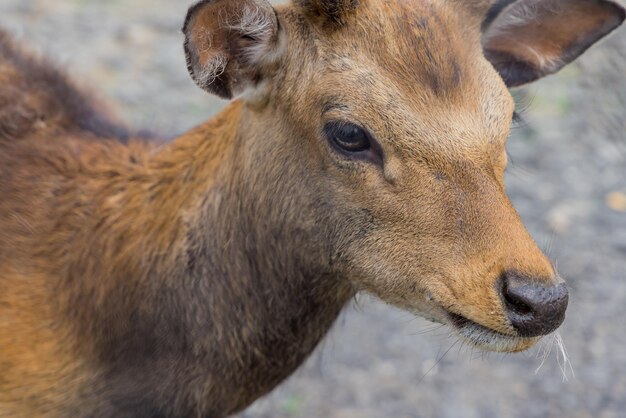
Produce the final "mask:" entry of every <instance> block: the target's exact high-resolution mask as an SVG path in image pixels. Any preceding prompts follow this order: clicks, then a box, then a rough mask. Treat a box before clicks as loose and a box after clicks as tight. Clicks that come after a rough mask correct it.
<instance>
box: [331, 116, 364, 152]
mask: <svg viewBox="0 0 626 418" xmlns="http://www.w3.org/2000/svg"><path fill="white" fill-rule="evenodd" d="M324 133H325V134H326V138H328V141H330V143H331V144H332V145H333V146H334V147H335V148H338V149H339V150H341V151H344V152H346V153H351V154H354V153H359V152H364V151H367V150H369V149H370V148H371V146H372V143H371V141H370V135H369V134H368V133H367V132H366V131H365V130H364V129H363V128H361V127H360V126H357V125H355V124H353V123H350V122H329V123H327V124H326V126H325V127H324Z"/></svg>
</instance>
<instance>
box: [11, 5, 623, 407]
mask: <svg viewBox="0 0 626 418" xmlns="http://www.w3.org/2000/svg"><path fill="white" fill-rule="evenodd" d="M189 4H190V1H187V0H132V1H129V0H107V1H102V0H1V1H0V25H1V26H2V27H4V28H8V29H9V30H10V31H11V32H12V33H13V34H15V35H16V36H17V37H19V38H21V39H23V40H24V41H26V42H27V43H28V44H30V45H32V46H34V47H35V48H36V49H37V50H39V51H40V52H42V53H44V54H45V55H47V56H49V57H52V58H53V59H54V60H55V61H56V62H58V63H60V64H61V65H63V66H65V67H66V68H67V69H68V70H69V71H70V73H71V74H72V75H74V76H75V78H77V79H78V80H80V81H81V82H83V84H85V85H87V86H90V87H92V88H93V89H95V90H98V91H100V92H101V93H102V95H103V96H104V97H105V98H108V99H109V100H110V101H112V102H113V103H114V105H115V106H117V109H118V111H119V112H118V113H119V115H120V116H121V117H122V118H125V119H126V120H127V121H128V122H130V123H131V124H133V125H135V126H137V127H147V128H149V129H152V130H157V131H161V132H163V133H165V134H169V135H175V134H177V133H182V132H183V131H185V130H186V129H188V128H191V127H192V126H193V125H194V124H197V123H199V122H201V121H203V120H205V119H207V118H208V117H210V116H211V115H213V114H215V113H216V112H218V111H219V109H220V108H221V107H222V106H223V105H224V102H222V101H218V100H216V99H214V98H212V97H210V96H209V95H207V94H205V93H204V92H202V91H201V90H200V89H198V88H196V87H195V85H194V84H193V83H192V81H191V80H190V78H189V76H188V75H187V71H186V67H185V60H184V56H183V52H182V35H181V34H180V27H181V25H182V21H183V19H184V16H185V13H186V9H187V7H188V6H189ZM516 95H517V96H518V97H519V98H520V103H522V105H520V106H521V107H522V108H524V109H525V110H524V111H523V117H524V119H525V123H524V124H523V125H522V126H520V127H518V128H516V129H515V131H514V133H513V135H512V137H511V139H510V140H509V143H508V150H509V154H510V158H511V165H510V167H509V169H508V178H507V187H508V191H509V193H510V195H511V197H512V200H513V202H514V204H515V205H516V207H517V209H518V210H519V212H520V214H521V216H522V218H524V220H525V222H526V224H527V226H528V228H529V229H530V231H531V233H532V234H533V236H534V237H535V239H536V240H537V241H538V242H539V244H540V245H541V246H542V247H543V248H544V249H545V250H546V251H547V252H548V253H549V255H550V256H551V257H552V258H553V259H554V260H555V261H556V263H557V266H558V269H559V271H560V273H561V275H562V276H563V277H564V278H566V280H567V282H568V285H569V287H570V308H569V310H568V316H567V319H566V322H565V324H564V326H563V327H562V328H561V335H562V338H563V342H564V344H565V348H566V349H567V352H568V354H569V363H570V364H571V366H570V364H568V363H567V362H565V360H564V358H563V355H562V353H561V352H560V350H559V349H558V345H557V344H556V343H555V340H554V339H553V338H549V337H548V338H546V339H545V340H546V341H544V343H543V344H542V345H541V346H540V347H538V348H535V349H533V350H532V351H530V352H527V353H522V354H516V355H495V354H482V353H479V352H476V351H473V350H471V349H469V348H467V347H466V346H461V345H460V344H457V343H456V339H454V338H450V337H449V335H448V331H447V330H446V329H445V328H439V327H437V326H434V325H432V324H430V323H428V322H425V321H423V320H421V319H417V318H414V317H412V316H411V315H409V314H407V313H404V312H401V311H398V310H396V309H394V308H391V307H389V306H385V305H383V304H382V303H381V302H378V301H376V300H373V299H372V298H369V297H368V296H366V295H361V296H360V297H359V298H358V300H357V302H355V303H353V304H352V305H351V306H349V307H347V309H346V310H345V312H344V314H343V315H342V316H341V318H340V320H339V321H338V322H337V324H336V326H335V327H334V329H333V330H332V332H331V333H330V335H328V337H327V338H326V339H325V341H324V342H323V343H322V344H321V346H320V347H319V348H318V349H317V350H316V352H315V353H314V355H313V356H312V357H311V358H310V359H309V361H308V362H307V363H306V364H305V365H304V366H303V367H302V368H301V369H300V370H299V371H298V372H297V373H296V374H295V375H293V376H292V377H291V378H290V379H289V380H288V381H286V382H285V383H284V384H283V385H282V386H281V387H280V388H279V389H278V390H276V391H275V392H273V393H272V394H271V395H270V396H269V397H267V398H264V399H261V400H259V401H258V402H257V403H256V404H254V405H253V406H252V407H251V408H250V409H249V410H248V411H246V412H244V413H243V414H242V415H241V417H242V418H261V417H263V418H265V417H267V418H270V417H271V418H282V417H285V418H287V417H311V418H322V417H333V418H356V417H359V418H374V417H376V418H383V417H384V418H392V417H393V418H403V417H481V418H490V417H494V418H495V417H498V418H500V417H591V416H593V417H596V418H599V417H606V418H608V417H626V325H625V323H626V27H623V28H622V29H621V30H618V31H617V32H616V33H614V34H613V35H612V36H611V37H610V38H609V39H607V40H605V41H604V42H602V43H601V44H600V45H597V46H595V47H593V48H592V49H591V50H590V51H588V52H587V53H586V54H585V55H584V57H583V58H582V59H580V60H579V61H577V62H576V63H575V64H573V65H571V66H569V67H568V68H566V69H565V70H563V71H562V72H560V73H559V74H558V75H555V76H551V77H548V78H547V79H545V80H542V81H540V82H538V83H535V84H533V85H532V86H531V87H528V88H524V89H522V90H518V91H517V93H516ZM559 354H560V355H559ZM544 357H545V360H543V359H544ZM542 363H543V365H542V367H541V368H539V366H540V365H541V364H542ZM537 369H539V370H537Z"/></svg>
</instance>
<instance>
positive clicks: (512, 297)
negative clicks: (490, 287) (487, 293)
mask: <svg viewBox="0 0 626 418" xmlns="http://www.w3.org/2000/svg"><path fill="white" fill-rule="evenodd" d="M503 282H504V284H503V286H502V287H503V289H502V297H503V298H504V303H505V305H506V308H507V309H508V310H509V311H513V312H515V313H517V314H518V315H530V314H532V312H533V307H532V304H531V302H530V301H529V300H528V299H527V298H526V297H524V295H523V294H520V293H519V292H515V291H509V285H508V283H507V281H506V280H504V281H503Z"/></svg>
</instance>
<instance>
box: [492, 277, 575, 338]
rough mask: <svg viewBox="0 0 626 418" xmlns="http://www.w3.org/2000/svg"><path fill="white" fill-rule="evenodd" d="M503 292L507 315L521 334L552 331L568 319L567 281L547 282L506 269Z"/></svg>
mask: <svg viewBox="0 0 626 418" xmlns="http://www.w3.org/2000/svg"><path fill="white" fill-rule="evenodd" d="M501 292H502V299H503V300H504V306H505V309H506V313H507V316H508V319H509V321H511V324H512V325H513V327H514V328H515V330H516V331H517V333H518V334H519V335H520V336H522V337H538V336H541V335H546V334H549V333H551V332H552V331H554V330H555V329H557V328H558V327H559V325H561V323H562V322H563V319H565V310H566V309H567V302H568V299H569V296H568V293H567V288H566V287H565V283H556V284H553V285H546V284H542V283H538V282H537V281H536V280H533V279H532V278H530V277H524V276H523V275H520V274H518V273H507V274H505V275H504V277H503V284H502V288H501Z"/></svg>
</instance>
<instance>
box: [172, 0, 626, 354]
mask: <svg viewBox="0 0 626 418" xmlns="http://www.w3.org/2000/svg"><path fill="white" fill-rule="evenodd" d="M492 6H493V4H492V2H491V1H487V0H412V1H408V0H387V1H380V0H296V1H295V2H294V4H291V5H287V6H282V7H278V8H276V9H274V8H273V7H272V6H271V5H270V4H269V3H268V1H266V0H208V1H202V2H200V3H198V4H196V5H195V6H193V7H192V8H191V9H190V11H189V14H188V17H187V20H186V23H185V27H184V33H185V36H186V43H185V49H186V53H187V58H188V67H189V71H190V73H191V76H192V78H193V79H194V80H195V82H196V83H197V84H198V85H199V86H200V87H202V88H203V89H205V90H207V91H209V92H211V93H214V94H217V95H219V96H221V97H226V98H232V97H239V98H240V100H241V102H242V106H243V110H242V115H241V118H240V120H239V121H238V128H237V135H236V138H237V139H236V140H235V144H234V152H233V155H234V156H235V158H234V161H235V162H234V163H233V170H236V176H235V177H237V178H239V179H240V181H241V182H242V183H244V185H243V186H241V189H242V190H243V192H241V194H240V196H245V197H242V199H244V198H245V199H247V200H246V203H245V204H246V205H248V206H249V208H250V210H251V211H254V213H255V216H257V218H256V219H257V222H256V223H257V224H258V225H257V226H256V228H257V229H258V231H257V232H256V233H257V235H263V236H265V237H266V240H265V241H264V242H265V244H266V245H268V246H271V247H272V248H273V249H274V250H275V252H276V253H277V254H278V253H280V254H281V255H280V256H281V257H285V258H289V259H291V260H299V263H300V264H301V265H307V266H316V268H318V269H319V271H323V272H324V274H325V277H332V278H333V280H337V281H348V282H350V283H352V284H353V285H354V286H355V287H356V288H358V289H363V290H366V291H368V292H371V293H372V294H374V295H377V296H378V297H380V298H381V299H382V300H384V301H386V302H388V303H391V304H393V305H396V306H398V307H401V308H404V309H407V310H409V311H412V312H414V313H416V314H417V315H421V316H424V317H427V318H429V319H432V320H435V321H439V322H442V323H447V324H449V325H450V326H452V327H453V328H454V329H456V330H457V331H458V332H459V334H460V335H461V336H462V337H463V338H465V339H467V340H468V341H470V342H471V343H473V344H475V345H477V346H479V347H481V348H484V349H489V350H499V351H517V350H523V349H526V348H528V347H530V346H532V345H533V344H534V342H535V341H536V340H537V339H538V338H539V337H541V336H542V335H545V334H547V333H550V332H552V331H554V330H555V329H556V328H557V327H558V326H559V325H560V324H561V323H562V321H563V319H564V315H565V310H566V307H567V302H568V294H567V290H566V287H565V285H564V283H563V281H562V280H561V278H560V277H559V275H558V274H557V272H556V271H555V268H554V267H553V265H552V263H551V262H550V261H549V260H548V259H547V258H546V256H545V255H544V254H543V253H542V251H541V250H540V249H539V248H538V247H537V245H536V244H535V242H534V241H533V239H532V238H531V237H530V235H529V234H528V232H527V231H526V229H525V227H524V225H523V224H522V221H521V220H520V217H519V216H518V214H517V213H516V211H515V210H514V208H513V207H512V205H511V203H510V201H509V199H508V198H507V195H506V194H505V190H504V170H505V167H506V165H507V156H506V152H505V143H506V140H507V137H508V136H509V129H510V125H511V119H512V115H513V112H514V103H513V100H512V98H511V95H510V93H509V90H508V88H510V87H514V86H518V85H521V84H524V83H527V82H530V81H533V80H535V79H538V78H540V77H543V76H545V75H548V74H551V73H553V72H555V71H557V70H559V69H560V68H561V67H563V66H564V65H566V64H568V63H569V62H571V61H572V60H574V59H575V58H576V57H577V56H578V55H580V54H581V53H582V52H583V51H584V50H585V49H587V48H588V47H589V46H591V45H592V44H593V43H595V42H596V41H598V40H599V39H601V38H602V37H603V36H605V35H606V34H608V33H609V32H611V31H612V30H613V29H615V28H616V27H617V26H619V25H620V24H621V22H622V21H623V20H624V16H625V15H624V10H623V9H622V8H621V7H620V6H619V5H617V4H616V3H614V2H611V1H605V0H518V1H516V2H511V1H506V2H504V3H501V4H500V5H499V6H498V5H496V6H495V8H494V9H491V10H492V11H491V12H490V13H489V14H488V11H489V10H490V8H491V7H492ZM485 16H488V18H487V20H485ZM294 237H298V238H297V239H295V238H294ZM262 242H263V241H262Z"/></svg>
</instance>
